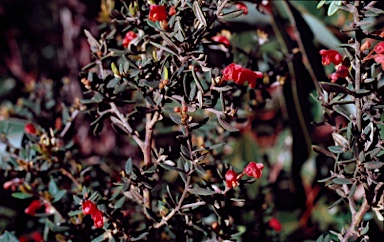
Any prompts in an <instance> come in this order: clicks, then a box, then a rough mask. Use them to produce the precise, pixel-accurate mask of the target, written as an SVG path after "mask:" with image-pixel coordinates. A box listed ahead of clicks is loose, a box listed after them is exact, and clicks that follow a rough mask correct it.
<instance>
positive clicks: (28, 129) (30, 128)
mask: <svg viewBox="0 0 384 242" xmlns="http://www.w3.org/2000/svg"><path fill="white" fill-rule="evenodd" d="M24 132H25V133H27V134H32V135H35V134H36V133H37V130H36V128H35V125H33V124H32V123H28V124H26V125H25V127H24Z"/></svg>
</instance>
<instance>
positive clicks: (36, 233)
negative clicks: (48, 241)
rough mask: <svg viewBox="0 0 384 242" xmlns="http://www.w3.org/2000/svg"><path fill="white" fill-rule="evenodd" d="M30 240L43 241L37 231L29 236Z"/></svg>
mask: <svg viewBox="0 0 384 242" xmlns="http://www.w3.org/2000/svg"><path fill="white" fill-rule="evenodd" d="M31 238H32V240H33V241H34V242H42V241H44V240H43V236H42V235H41V234H40V232H38V231H35V232H33V233H32V234H31Z"/></svg>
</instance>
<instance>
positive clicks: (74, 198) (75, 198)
mask: <svg viewBox="0 0 384 242" xmlns="http://www.w3.org/2000/svg"><path fill="white" fill-rule="evenodd" d="M73 200H74V201H75V203H76V204H77V205H80V204H81V203H82V202H83V200H82V199H81V198H79V197H78V196H77V195H73Z"/></svg>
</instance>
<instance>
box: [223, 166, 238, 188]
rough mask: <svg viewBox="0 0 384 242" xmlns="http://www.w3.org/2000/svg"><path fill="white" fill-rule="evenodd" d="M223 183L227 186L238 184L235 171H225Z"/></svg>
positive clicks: (231, 186) (232, 186)
mask: <svg viewBox="0 0 384 242" xmlns="http://www.w3.org/2000/svg"><path fill="white" fill-rule="evenodd" d="M225 184H226V185H227V187H228V188H234V187H237V186H238V185H239V183H238V181H237V174H236V172H234V171H233V170H228V171H227V173H225Z"/></svg>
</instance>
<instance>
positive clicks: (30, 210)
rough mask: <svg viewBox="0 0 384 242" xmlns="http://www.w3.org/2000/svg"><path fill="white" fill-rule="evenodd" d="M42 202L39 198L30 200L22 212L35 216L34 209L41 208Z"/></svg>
mask: <svg viewBox="0 0 384 242" xmlns="http://www.w3.org/2000/svg"><path fill="white" fill-rule="evenodd" d="M42 205H43V204H42V202H41V201H40V200H34V201H32V202H31V204H29V206H28V207H27V208H26V209H25V210H24V213H26V214H28V215H31V216H35V214H36V211H37V210H38V209H39V208H41V206H42Z"/></svg>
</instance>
